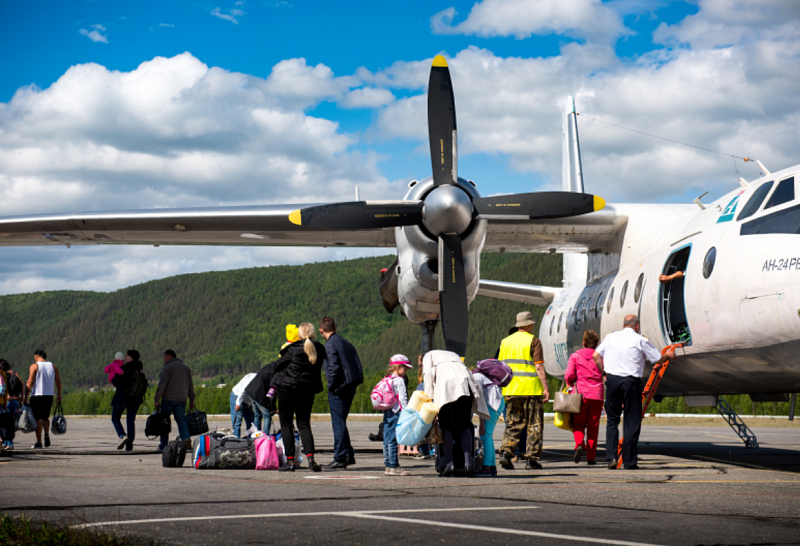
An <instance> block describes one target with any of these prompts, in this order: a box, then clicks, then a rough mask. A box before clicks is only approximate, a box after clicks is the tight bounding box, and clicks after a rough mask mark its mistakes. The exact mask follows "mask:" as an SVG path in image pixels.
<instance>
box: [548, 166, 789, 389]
mask: <svg viewBox="0 0 800 546" xmlns="http://www.w3.org/2000/svg"><path fill="white" fill-rule="evenodd" d="M796 170H797V168H796V167H795V168H793V169H788V170H785V171H782V172H780V173H773V174H771V175H770V176H768V177H765V178H762V179H760V180H757V181H755V182H753V183H751V184H750V185H749V187H747V188H741V189H738V190H736V191H733V192H731V193H729V194H728V195H726V196H724V197H722V198H720V199H719V200H717V201H716V202H714V203H712V204H710V205H708V206H706V208H705V209H703V210H701V209H700V208H698V206H696V205H661V206H659V205H615V206H614V208H615V209H616V211H617V213H618V214H619V215H621V216H625V217H627V219H628V220H627V228H626V229H625V231H624V236H623V237H622V240H621V241H619V244H618V245H617V249H618V251H619V252H618V256H614V255H613V254H614V253H610V255H609V256H590V258H589V263H590V264H597V267H593V266H592V265H590V267H589V276H588V282H587V283H585V284H583V283H577V284H573V285H572V286H569V287H568V288H566V289H565V290H564V291H563V292H562V293H561V294H559V296H558V297H557V298H556V299H555V300H554V301H553V303H552V304H551V305H550V306H549V307H548V309H547V312H546V314H545V316H544V318H543V320H542V324H541V327H540V333H539V335H540V337H541V339H542V343H543V346H544V350H545V363H546V367H547V371H548V373H549V374H551V375H555V376H562V375H563V373H564V371H565V369H566V366H567V359H568V357H569V355H570V354H571V353H572V352H574V351H575V350H577V349H579V348H581V343H582V335H583V332H584V331H585V330H588V329H593V330H595V331H597V332H598V334H600V336H601V339H602V338H604V337H605V336H606V335H607V334H608V333H610V332H612V331H615V330H619V329H621V328H622V322H623V318H624V317H625V316H626V315H629V314H636V315H639V317H640V319H641V325H642V326H641V333H642V334H643V335H645V336H646V337H648V338H649V339H650V340H651V341H652V342H653V344H654V345H656V347H657V348H659V349H661V348H662V347H664V346H666V345H670V344H673V343H678V342H683V343H684V346H683V347H682V348H680V349H679V350H678V351H677V352H676V354H678V355H679V356H680V358H677V359H675V361H674V362H673V363H672V364H671V365H670V369H669V372H668V373H667V374H666V376H665V377H664V380H663V382H662V383H661V387H660V389H659V392H660V393H661V394H664V395H678V394H728V393H786V392H797V391H799V390H800V199H798V198H797V197H796V196H800V191H797V190H798V188H797V187H795V188H794V191H793V193H792V195H793V196H794V197H793V198H792V199H791V200H788V201H786V202H784V203H781V204H778V205H774V206H770V207H769V208H766V207H767V205H769V204H770V200H771V199H772V195H773V193H774V192H775V191H776V188H777V187H778V185H779V184H780V182H781V181H786V180H789V179H790V178H794V179H795V180H793V182H794V185H795V186H797V184H798V182H797V180H796V177H795V176H794V172H795V171H796ZM770 181H774V184H773V185H772V187H771V189H770V191H769V192H765V191H763V190H762V193H765V198H764V199H763V200H762V202H761V206H760V207H757V211H756V212H755V213H753V214H752V215H750V216H748V217H747V218H741V217H740V215H741V213H742V209H743V208H744V207H745V204H746V203H748V201H749V200H750V198H751V197H753V195H754V193H755V192H756V191H757V189H758V188H759V187H761V186H762V185H765V184H768V183H769V182H770ZM790 185H791V182H787V183H785V184H784V186H783V190H784V191H785V190H786V189H787V186H790ZM756 198H758V196H756ZM617 260H618V264H619V267H618V269H616V270H610V271H609V268H608V264H609V263H612V264H613V263H616V261H617ZM712 262H713V263H712ZM603 267H605V268H606V269H603ZM704 269H705V271H704ZM675 270H681V271H685V278H682V279H681V278H678V279H676V280H674V281H670V282H666V283H661V282H659V280H658V277H659V275H660V274H662V273H672V272H673V271H675ZM598 301H599V305H598Z"/></svg>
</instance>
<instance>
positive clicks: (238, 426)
mask: <svg viewBox="0 0 800 546" xmlns="http://www.w3.org/2000/svg"><path fill="white" fill-rule="evenodd" d="M242 418H244V422H245V430H247V429H249V428H250V425H252V424H253V419H254V418H255V416H254V415H253V408H251V407H250V406H249V405H247V404H245V403H244V402H242V405H241V406H239V411H236V395H235V394H233V393H231V425H233V434H234V435H235V436H236V437H237V438H241V437H242Z"/></svg>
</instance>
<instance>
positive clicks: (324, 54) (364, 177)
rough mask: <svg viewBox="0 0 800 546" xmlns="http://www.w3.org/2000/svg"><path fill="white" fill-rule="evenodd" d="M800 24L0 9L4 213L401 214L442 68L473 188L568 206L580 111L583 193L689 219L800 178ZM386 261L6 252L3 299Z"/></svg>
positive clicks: (370, 12)
mask: <svg viewBox="0 0 800 546" xmlns="http://www.w3.org/2000/svg"><path fill="white" fill-rule="evenodd" d="M799 12H800V8H799V7H798V5H797V3H796V2H791V1H788V0H786V1H775V2H770V3H768V4H767V5H766V6H765V5H762V3H760V2H756V1H746V0H735V1H729V0H702V1H697V2H659V1H647V2H645V1H636V0H618V1H611V2H599V1H595V0H574V1H573V2H563V1H560V0H483V1H481V2H474V1H471V2H454V1H449V0H441V1H438V0H437V1H426V2H420V1H407V2H402V3H399V2H398V3H394V4H391V3H378V4H375V3H365V2H338V3H332V2H310V1H302V0H301V1H256V0H248V1H246V2H216V1H194V2H191V1H187V2H182V1H174V2H152V1H149V0H144V1H139V2H113V1H103V0H95V1H55V0H52V1H37V0H31V1H26V2H10V1H5V2H2V3H0V48H2V51H3V52H4V53H5V54H4V55H2V56H0V73H2V74H3V78H1V79H0V192H2V193H1V195H2V196H3V199H2V200H0V215H2V216H6V215H13V214H27V213H39V212H58V211H63V210H114V209H115V208H116V209H118V208H126V209H130V208H150V207H156V206H176V207H180V206H207V205H212V206H213V205H237V204H243V203H279V202H317V201H321V200H327V199H330V200H345V199H351V198H352V196H353V193H354V187H355V186H359V187H360V191H361V195H362V197H364V198H386V197H401V196H402V195H403V193H404V189H405V185H406V184H407V182H408V181H409V180H410V179H412V178H423V177H425V176H428V175H429V170H430V160H429V158H428V156H427V142H426V139H427V134H426V126H425V117H424V99H425V85H426V83H427V73H428V69H429V66H430V62H431V59H432V58H433V56H434V55H436V54H439V53H441V54H444V55H445V56H446V57H447V58H448V62H449V64H450V67H451V72H452V75H453V81H454V87H455V95H456V110H457V115H458V123H459V152H460V159H459V174H460V175H462V176H465V177H467V178H471V179H473V180H475V181H476V183H477V184H478V188H479V190H480V191H481V192H482V194H484V195H491V194H495V193H508V192H524V191H533V190H537V189H554V188H557V187H558V185H559V183H560V181H559V177H560V169H561V166H560V165H561V164H560V138H561V136H560V127H561V125H560V123H561V122H560V111H561V108H562V107H563V106H562V105H563V101H564V99H565V98H566V96H567V95H569V94H573V95H575V97H576V102H577V106H578V110H579V111H581V112H582V113H583V114H585V116H584V117H583V118H580V119H579V123H580V133H581V141H582V152H583V161H584V172H585V177H586V184H587V191H591V192H594V193H597V194H600V195H602V196H604V197H606V198H607V199H608V200H609V201H612V202H620V201H625V202H662V203H671V202H689V201H691V199H693V198H694V197H696V196H698V195H700V194H701V193H703V192H704V191H709V192H710V196H709V197H710V198H711V199H715V198H718V197H720V196H721V195H723V194H724V193H726V192H727V191H729V190H731V189H733V187H734V184H735V182H736V176H737V174H736V169H738V170H739V171H740V174H742V175H743V176H744V177H745V178H755V177H756V176H757V174H758V172H757V169H755V168H754V167H752V166H750V165H745V164H743V163H742V162H741V161H739V162H738V163H734V162H733V161H732V159H731V158H730V156H729V155H728V156H726V155H717V154H709V153H705V152H700V151H698V150H697V149H692V148H686V147H681V146H678V145H675V144H671V143H668V142H665V141H660V140H656V139H649V138H645V137H642V136H641V135H640V134H636V133H633V132H628V131H623V130H620V129H617V128H613V127H612V126H610V125H607V124H603V123H601V122H599V121H597V120H606V121H609V122H612V123H615V124H617V125H623V126H627V127H631V128H634V129H637V130H639V131H645V132H649V133H654V134H657V135H661V136H664V137H665V138H669V139H673V140H678V141H682V142H688V143H691V144H695V145H698V146H702V147H706V148H711V149H714V150H721V151H723V152H725V153H727V154H735V155H750V156H754V157H757V158H759V159H761V160H762V161H764V162H765V164H767V166H768V167H769V168H771V169H772V170H778V169H780V168H784V167H787V166H789V165H791V164H794V163H797V162H798V157H797V154H796V149H797V147H796V144H795V143H796V142H797V136H798V134H797V132H798V129H797V127H798V126H799V125H798V123H797V122H798V117H800V99H798V98H797V93H796V82H797V81H800V77H798V76H800V63H798V54H799V53H800V33H798V32H797V30H796V29H797V28H798V18H800V13H799ZM369 253H374V251H370V250H355V251H341V250H338V251H333V250H330V249H328V250H321V249H320V250H318V249H293V250H291V251H286V250H282V249H182V248H175V249H170V250H169V252H168V253H167V252H159V251H158V249H155V250H154V249H149V248H148V249H144V248H131V247H128V248H124V249H120V248H93V249H88V248H84V249H76V248H73V249H70V250H69V251H67V250H66V249H63V248H58V249H0V293H16V292H28V291H35V290H43V289H56V288H69V289H93V290H114V289H117V288H120V287H122V286H128V285H130V284H135V283H138V282H143V281H145V280H148V279H151V278H158V277H163V276H168V275H173V274H178V273H182V272H193V271H201V270H206V269H226V268H236V267H247V266H255V265H269V264H273V263H303V262H307V261H318V260H326V259H340V258H343V257H347V256H353V255H363V254H369Z"/></svg>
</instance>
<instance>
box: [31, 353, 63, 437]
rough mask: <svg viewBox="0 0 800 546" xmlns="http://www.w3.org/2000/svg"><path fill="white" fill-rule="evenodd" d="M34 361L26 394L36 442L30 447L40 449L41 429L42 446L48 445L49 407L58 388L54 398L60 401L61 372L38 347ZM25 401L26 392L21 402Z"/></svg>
mask: <svg viewBox="0 0 800 546" xmlns="http://www.w3.org/2000/svg"><path fill="white" fill-rule="evenodd" d="M33 359H34V360H35V361H36V362H34V363H33V364H31V369H30V375H29V376H28V394H30V397H31V399H30V400H31V410H32V411H33V417H34V418H35V419H36V443H35V444H33V447H32V448H31V449H42V430H44V447H50V435H49V434H48V433H47V431H48V430H49V429H50V409H51V408H52V407H53V395H54V393H55V391H56V390H58V396H57V397H56V399H57V400H58V401H59V402H61V374H59V373H58V368H56V366H55V364H53V363H52V362H50V361H48V360H47V353H45V352H44V351H43V350H41V349H38V350H37V351H36V352H35V353H33ZM26 402H27V394H26V396H25V397H23V400H22V404H23V405H25V403H26Z"/></svg>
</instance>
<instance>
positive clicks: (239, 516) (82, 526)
mask: <svg viewBox="0 0 800 546" xmlns="http://www.w3.org/2000/svg"><path fill="white" fill-rule="evenodd" d="M537 508H539V507H538V506H489V507H475V508H420V509H417V510H354V511H352V512H289V513H272V514H231V515H226V516H186V517H180V518H157V519H130V520H123V521H100V522H95V523H81V524H80V525H73V526H71V528H72V529H88V528H90V527H104V526H114V525H136V524H139V523H173V522H178V521H213V520H222V519H258V518H283V517H297V516H352V515H353V514H412V513H415V512H423V513H433V512H437V513H438V512H467V511H470V510H533V509H537Z"/></svg>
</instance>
